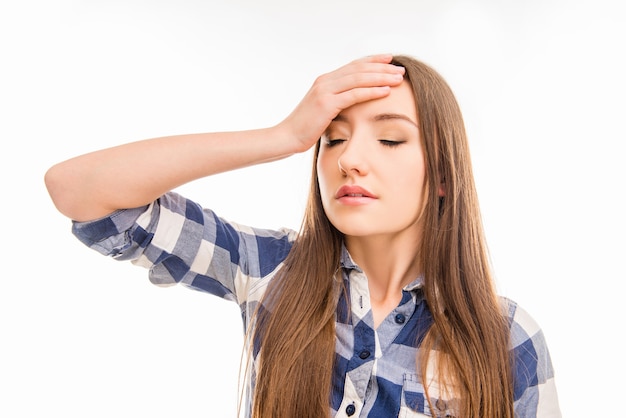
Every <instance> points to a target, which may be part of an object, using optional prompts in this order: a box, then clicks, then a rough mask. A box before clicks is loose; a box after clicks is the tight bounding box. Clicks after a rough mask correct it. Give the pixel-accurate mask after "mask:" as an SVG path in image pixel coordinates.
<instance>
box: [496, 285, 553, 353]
mask: <svg viewBox="0 0 626 418" xmlns="http://www.w3.org/2000/svg"><path fill="white" fill-rule="evenodd" d="M500 304H501V306H502V308H503V310H504V312H505V315H506V317H507V319H508V322H509V327H510V329H511V346H512V348H515V347H517V346H519V345H521V344H524V343H525V342H527V341H529V340H532V339H533V338H535V337H539V338H540V339H541V341H543V335H542V331H541V327H540V326H539V324H538V323H537V321H535V319H534V318H533V317H532V316H531V315H530V314H529V313H528V312H527V311H526V310H525V309H524V308H522V307H521V306H520V305H518V304H517V302H515V301H513V300H511V299H509V298H506V297H503V296H501V297H500Z"/></svg>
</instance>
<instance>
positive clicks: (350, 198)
mask: <svg viewBox="0 0 626 418" xmlns="http://www.w3.org/2000/svg"><path fill="white" fill-rule="evenodd" d="M335 199H337V200H339V201H340V202H342V203H346V204H353V205H354V204H365V203H368V202H371V201H372V199H377V197H376V196H375V195H374V194H372V193H371V192H370V191H368V190H366V189H364V188H362V187H360V186H356V185H345V186H341V187H340V188H339V190H337V193H335Z"/></svg>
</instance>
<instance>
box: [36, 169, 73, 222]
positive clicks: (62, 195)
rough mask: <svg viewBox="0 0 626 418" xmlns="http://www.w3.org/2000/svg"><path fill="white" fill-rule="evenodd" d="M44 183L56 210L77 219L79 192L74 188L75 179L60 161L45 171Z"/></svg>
mask: <svg viewBox="0 0 626 418" xmlns="http://www.w3.org/2000/svg"><path fill="white" fill-rule="evenodd" d="M44 183H45V185H46V189H47V190H48V194H49V195H50V198H51V199H52V203H54V206H55V207H56V208H57V210H58V211H59V212H61V213H62V214H63V215H65V216H67V217H68V218H70V219H74V220H77V219H78V218H79V217H80V212H79V210H80V200H79V199H77V197H78V196H79V194H80V193H78V192H77V191H76V190H74V186H75V185H76V181H75V179H72V177H71V176H70V174H69V173H68V171H67V169H66V168H64V166H63V164H62V163H61V164H56V165H54V166H52V167H50V168H49V169H48V171H46V173H45V175H44Z"/></svg>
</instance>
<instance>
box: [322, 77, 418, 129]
mask: <svg viewBox="0 0 626 418" xmlns="http://www.w3.org/2000/svg"><path fill="white" fill-rule="evenodd" d="M384 115H398V116H405V117H406V119H408V120H409V121H411V122H413V123H414V124H415V125H417V120H418V115H417V108H416V106H415V98H414V96H413V90H412V89H411V85H410V84H409V83H408V81H406V80H405V81H403V82H402V83H401V84H400V85H398V86H395V87H392V88H391V92H390V93H389V95H387V96H385V97H382V98H380V99H375V100H369V101H367V102H362V103H357V104H356V105H354V106H351V107H349V108H347V109H344V110H343V111H341V112H340V113H339V115H337V117H336V118H335V119H334V120H333V122H356V121H359V120H362V119H367V120H369V121H386V120H390V119H396V118H395V117H394V118H389V117H384ZM381 116H382V117H381Z"/></svg>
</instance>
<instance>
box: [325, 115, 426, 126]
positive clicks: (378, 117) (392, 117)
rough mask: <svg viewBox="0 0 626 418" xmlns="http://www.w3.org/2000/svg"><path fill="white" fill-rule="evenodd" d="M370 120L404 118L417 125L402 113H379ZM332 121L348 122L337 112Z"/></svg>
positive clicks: (379, 120)
mask: <svg viewBox="0 0 626 418" xmlns="http://www.w3.org/2000/svg"><path fill="white" fill-rule="evenodd" d="M372 120H373V121H374V122H381V121H386V120H404V121H407V122H409V123H410V124H411V125H413V126H415V127H417V123H415V122H414V121H413V120H412V119H411V118H410V117H408V116H406V115H403V114H402V113H379V114H378V115H375V116H374V117H373V118H372ZM333 122H348V119H347V118H346V117H345V116H343V115H342V114H338V115H337V116H335V118H334V119H333Z"/></svg>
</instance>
